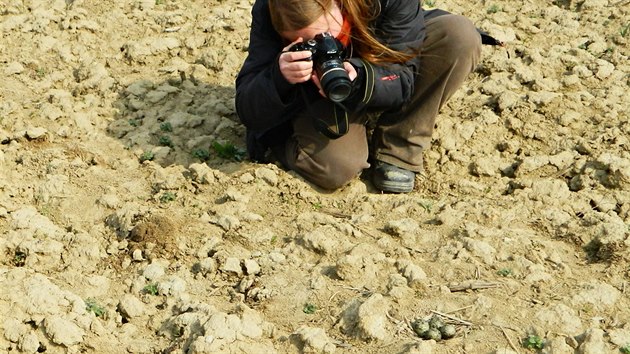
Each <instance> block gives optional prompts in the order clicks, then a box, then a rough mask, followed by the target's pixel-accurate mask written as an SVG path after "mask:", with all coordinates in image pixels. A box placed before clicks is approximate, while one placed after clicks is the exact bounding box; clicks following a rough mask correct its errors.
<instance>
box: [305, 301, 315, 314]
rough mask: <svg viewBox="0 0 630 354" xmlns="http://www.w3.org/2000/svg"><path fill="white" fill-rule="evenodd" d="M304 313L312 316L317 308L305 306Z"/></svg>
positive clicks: (308, 304)
mask: <svg viewBox="0 0 630 354" xmlns="http://www.w3.org/2000/svg"><path fill="white" fill-rule="evenodd" d="M302 311H303V312H304V313H305V314H307V315H312V314H314V313H315V312H316V311H317V306H315V305H314V304H311V303H306V304H304V308H303V309H302Z"/></svg>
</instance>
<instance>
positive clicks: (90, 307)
mask: <svg viewBox="0 0 630 354" xmlns="http://www.w3.org/2000/svg"><path fill="white" fill-rule="evenodd" d="M85 309H86V310H87V311H88V312H92V313H94V315H95V316H96V317H103V316H105V313H106V312H107V311H106V310H105V308H104V307H103V306H101V305H99V304H98V303H97V302H96V300H94V299H92V298H89V299H87V300H85Z"/></svg>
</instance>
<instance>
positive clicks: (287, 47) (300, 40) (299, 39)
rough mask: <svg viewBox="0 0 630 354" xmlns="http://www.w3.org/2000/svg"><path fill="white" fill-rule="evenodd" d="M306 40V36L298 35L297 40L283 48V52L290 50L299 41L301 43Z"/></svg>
mask: <svg viewBox="0 0 630 354" xmlns="http://www.w3.org/2000/svg"><path fill="white" fill-rule="evenodd" d="M303 41H304V38H302V37H298V38H297V39H296V40H294V41H293V42H291V44H289V45H288V46H286V47H284V49H282V51H283V52H286V51H288V50H289V48H291V47H293V46H294V45H296V44H297V43H301V42H303Z"/></svg>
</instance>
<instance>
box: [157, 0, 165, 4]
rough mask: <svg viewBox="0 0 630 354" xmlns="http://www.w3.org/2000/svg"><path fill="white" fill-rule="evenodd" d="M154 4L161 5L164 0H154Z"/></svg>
mask: <svg viewBox="0 0 630 354" xmlns="http://www.w3.org/2000/svg"><path fill="white" fill-rule="evenodd" d="M155 4H156V5H162V4H164V0H155Z"/></svg>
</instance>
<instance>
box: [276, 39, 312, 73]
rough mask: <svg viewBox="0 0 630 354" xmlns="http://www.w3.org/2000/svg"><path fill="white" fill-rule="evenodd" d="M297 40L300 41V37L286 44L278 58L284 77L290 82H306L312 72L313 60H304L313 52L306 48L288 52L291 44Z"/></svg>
mask: <svg viewBox="0 0 630 354" xmlns="http://www.w3.org/2000/svg"><path fill="white" fill-rule="evenodd" d="M299 42H302V37H300V38H298V39H296V40H295V41H294V42H293V43H291V44H289V45H288V46H286V47H285V48H284V49H283V50H282V53H281V54H280V57H279V59H278V64H279V65H280V72H281V73H282V76H284V78H285V79H286V80H287V81H288V82H289V83H291V84H299V83H301V82H306V81H308V80H310V79H311V74H312V73H313V62H312V61H310V60H304V59H307V58H308V57H310V56H311V55H312V54H313V53H311V52H310V51H308V50H304V51H301V52H288V50H289V48H291V46H293V45H294V44H295V43H299Z"/></svg>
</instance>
